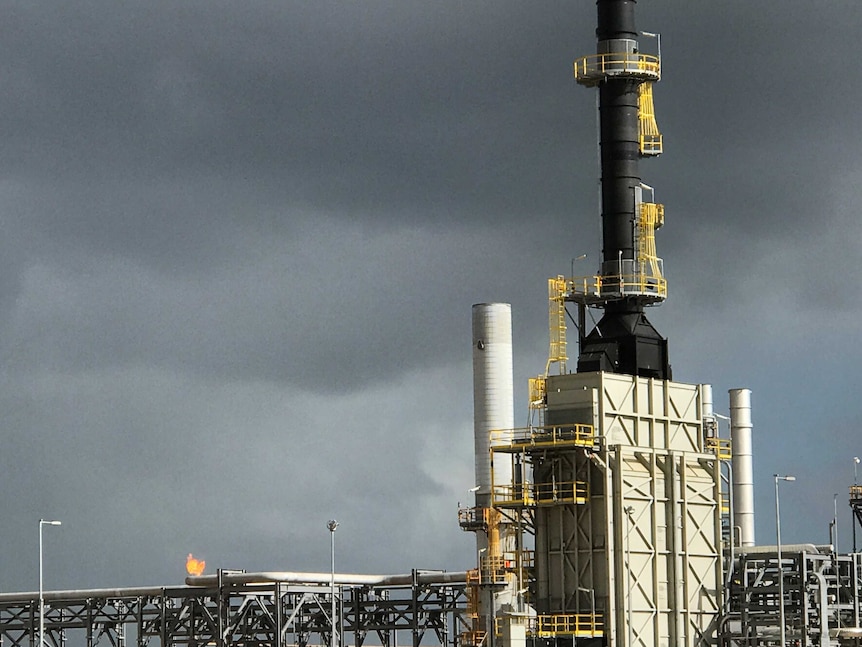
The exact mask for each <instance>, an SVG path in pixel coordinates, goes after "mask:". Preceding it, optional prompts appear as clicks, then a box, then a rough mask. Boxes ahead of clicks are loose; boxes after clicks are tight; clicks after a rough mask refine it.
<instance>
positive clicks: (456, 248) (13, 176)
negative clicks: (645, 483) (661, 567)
mask: <svg viewBox="0 0 862 647" xmlns="http://www.w3.org/2000/svg"><path fill="white" fill-rule="evenodd" d="M0 9H2V14H3V27H2V30H0V88H2V92H0V144H1V145H0V478H2V488H3V496H2V498H0V528H2V530H0V532H2V543H3V550H2V551H0V590H2V591H20V590H34V589H35V588H36V587H37V585H38V570H37V567H38V519H39V518H40V517H44V518H58V519H61V520H62V521H63V526H62V527H61V528H49V529H46V531H45V533H46V537H45V551H46V552H45V565H46V576H45V585H46V587H47V588H52V589H56V588H90V587H103V586H110V587H119V586H133V585H134V586H137V585H168V584H178V583H180V582H182V580H183V578H184V575H185V569H184V561H185V557H186V554H187V553H189V552H193V553H195V555H197V556H199V557H201V558H203V559H205V560H206V561H207V565H208V566H207V570H208V571H209V572H213V571H214V569H216V568H242V569H247V570H264V569H265V570H309V571H319V570H327V569H328V563H329V562H328V559H329V545H328V541H329V535H328V531H327V530H326V521H327V520H328V519H330V518H333V517H334V518H337V519H338V520H339V521H340V522H341V526H340V528H339V530H338V533H337V562H338V565H337V566H338V569H339V570H342V571H353V572H404V571H409V570H410V569H411V568H446V569H461V568H466V567H469V566H472V564H473V562H474V561H475V554H474V552H473V543H472V536H471V535H468V534H467V533H463V532H462V531H461V530H460V529H459V528H458V524H457V505H458V502H459V500H460V501H467V500H468V498H469V495H468V494H467V490H468V488H470V487H471V486H472V485H473V473H472V472H473V459H472V439H471V434H472V393H471V373H470V371H471V368H470V307H471V305H472V304H473V303H476V302H487V301H505V302H510V303H512V305H513V313H514V321H515V324H514V335H515V347H516V357H515V379H516V398H517V400H518V401H517V408H516V420H517V422H518V423H519V424H521V423H525V422H526V414H525V413H524V409H525V407H524V406H523V405H524V403H525V402H526V397H527V396H526V378H527V377H528V376H530V375H535V374H537V373H539V372H541V371H542V370H543V369H544V365H545V359H546V356H547V344H548V341H547V321H546V317H547V305H546V283H545V280H546V278H547V277H548V276H553V275H556V274H560V273H564V274H567V273H568V272H569V270H570V263H571V259H572V258H573V257H576V256H578V255H580V254H583V253H587V254H589V257H588V258H587V260H585V261H580V263H581V264H582V266H583V267H584V270H583V271H584V272H591V271H594V270H595V269H596V267H597V264H598V258H599V254H600V242H599V239H598V237H599V224H600V223H599V217H598V214H597V196H596V175H597V168H596V167H597V164H596V151H595V145H596V142H595V137H596V125H595V94H594V91H591V90H587V89H584V88H580V87H578V86H576V84H575V83H574V81H573V79H572V68H571V63H572V60H574V59H575V58H576V57H578V56H581V55H585V54H589V53H592V52H594V51H595V42H594V38H595V37H594V30H595V5H594V3H593V2H592V1H588V0H580V1H575V0H565V1H563V0H555V1H554V0H547V1H542V2H522V1H520V0H484V1H482V0H471V1H464V2H458V1H455V0H434V1H428V0H423V1H419V0H390V1H383V0H378V1H375V0H366V1H361V2H330V1H327V0H305V1H295V2H290V1H280V2H277V1H262V0H260V1H258V0H247V1H243V2H239V1H236V0H234V1H226V0H222V1H220V0H205V1H204V0H199V1H195V0H183V1H182V2H180V1H176V0H175V1H167V0H149V1H147V2H137V3H135V2H126V3H117V2H114V1H109V0H76V2H73V3H57V2H54V1H52V0H44V1H42V0H22V1H20V2H19V1H13V0H5V1H0ZM638 25H639V27H640V28H641V29H645V30H650V31H656V32H661V34H662V50H663V51H662V54H663V63H664V66H663V67H664V78H663V80H662V82H661V83H660V84H658V85H657V86H656V89H655V104H656V112H657V118H658V122H659V125H660V127H661V129H662V131H663V133H664V136H665V154H664V155H662V156H661V157H660V158H659V159H658V160H649V161H647V162H644V164H643V165H642V171H643V178H644V181H645V182H647V183H648V184H650V185H652V186H654V187H655V189H656V198H657V200H658V201H660V202H662V203H664V204H665V205H666V225H665V227H664V228H663V229H662V230H660V232H659V233H658V235H657V246H658V251H659V255H661V256H662V257H664V259H665V268H666V273H667V276H668V280H669V291H670V298H669V299H668V301H667V302H666V303H665V304H664V305H663V306H662V307H661V308H658V309H656V310H654V311H651V313H650V318H651V319H652V320H653V322H654V323H655V325H656V326H657V327H658V329H659V331H660V332H662V333H663V334H664V335H667V336H668V338H669V340H670V352H671V361H672V363H673V367H674V377H675V379H677V380H680V381H686V382H709V383H712V384H713V385H714V388H715V393H716V402H717V409H718V410H719V411H723V412H726V408H727V404H726V402H727V396H726V392H727V389H729V388H734V387H749V388H751V389H752V390H753V403H754V407H755V408H754V423H755V452H756V454H755V471H756V488H757V501H756V508H757V514H758V521H757V533H758V539H759V540H760V541H761V542H762V543H769V542H770V541H771V537H773V536H774V534H773V533H774V525H773V520H774V516H773V514H772V510H773V507H772V506H773V500H772V478H771V475H772V474H773V473H774V472H782V473H792V474H795V475H796V476H797V477H798V481H797V482H796V483H794V484H789V485H788V486H787V487H785V488H784V489H783V490H782V532H783V537H786V539H787V541H813V542H817V543H823V542H826V540H827V538H828V534H827V524H828V522H829V521H830V519H831V517H832V503H833V494H834V493H839V495H840V496H839V503H840V514H841V518H840V521H839V527H840V528H841V537H842V539H841V541H842V542H843V544H844V545H843V548H845V549H846V548H849V537H850V515H849V509H848V508H847V507H846V493H847V486H848V485H850V484H851V483H852V479H853V464H852V456H854V455H859V454H862V433H860V428H862V399H860V398H859V396H858V392H859V387H860V382H862V380H860V378H859V374H860V361H862V348H860V345H859V343H858V342H857V337H858V334H859V326H860V324H859V322H860V321H862V298H860V296H862V295H860V292H862V290H860V286H862V281H860V276H859V275H860V272H859V268H860V260H862V258H860V257H862V252H860V243H862V224H860V219H859V216H858V213H859V209H860V204H862V198H860V197H859V195H858V189H859V186H860V180H862V153H860V147H859V141H860V118H859V116H858V112H859V110H858V106H859V105H862V83H860V82H859V78H858V77H859V75H860V72H859V64H858V59H859V55H858V51H857V50H858V47H857V42H858V34H859V32H860V30H861V29H862V4H860V3H859V2H858V0H832V1H830V2H828V3H827V2H817V3H813V2H808V1H803V0H789V1H787V2H782V3H751V2H747V1H745V2H744V1H742V0H725V1H722V2H711V3H707V2H690V1H685V2H684V1H682V0H642V1H641V2H640V3H639V4H638ZM647 47H648V45H647Z"/></svg>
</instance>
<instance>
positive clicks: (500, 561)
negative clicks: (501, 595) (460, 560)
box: [477, 555, 515, 584]
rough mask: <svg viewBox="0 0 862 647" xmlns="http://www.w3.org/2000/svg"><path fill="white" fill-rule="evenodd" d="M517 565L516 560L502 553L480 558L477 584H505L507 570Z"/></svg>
mask: <svg viewBox="0 0 862 647" xmlns="http://www.w3.org/2000/svg"><path fill="white" fill-rule="evenodd" d="M514 567H515V564H514V562H512V561H510V560H507V559H505V558H504V557H502V556H500V555H491V556H490V557H482V558H481V559H480V560H479V580H478V582H477V584H505V583H506V572H507V571H511V570H512V569H513V568H514Z"/></svg>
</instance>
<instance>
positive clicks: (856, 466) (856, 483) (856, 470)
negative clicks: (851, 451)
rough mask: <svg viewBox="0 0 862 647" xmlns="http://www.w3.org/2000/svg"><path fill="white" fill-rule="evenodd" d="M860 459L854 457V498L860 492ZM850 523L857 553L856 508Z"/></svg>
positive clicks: (854, 550) (851, 512) (852, 512)
mask: <svg viewBox="0 0 862 647" xmlns="http://www.w3.org/2000/svg"><path fill="white" fill-rule="evenodd" d="M858 487H859V457H858V456H854V457H853V497H856V496H857V495H858V492H859V490H857V489H856V488H858ZM850 523H851V524H852V526H853V552H854V553H855V552H856V511H855V508H851V510H850Z"/></svg>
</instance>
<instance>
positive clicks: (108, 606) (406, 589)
mask: <svg viewBox="0 0 862 647" xmlns="http://www.w3.org/2000/svg"><path fill="white" fill-rule="evenodd" d="M414 574H415V573H414ZM465 588H466V587H465V585H464V584H451V583H447V584H437V583H420V582H419V578H417V577H414V582H413V583H412V584H409V585H398V586H391V585H386V586H346V585H338V586H337V587H336V599H337V602H338V605H339V608H340V613H339V614H338V617H336V622H337V623H338V624H339V625H340V632H341V635H345V634H347V633H352V634H353V636H354V645H356V647H361V646H362V645H363V644H365V642H366V639H367V638H368V637H369V636H373V637H374V640H373V643H374V644H379V645H382V646H383V647H389V646H390V645H394V644H396V642H397V641H396V639H395V636H396V632H397V633H398V634H400V633H402V632H409V633H410V636H411V643H412V645H413V647H420V645H422V644H426V643H427V644H436V645H451V646H452V647H458V636H459V634H460V633H462V632H463V631H464V629H465V628H466V627H468V626H469V619H468V618H467V614H466V611H467V610H466V592H465ZM45 600H46V607H45V609H46V610H45V642H46V644H47V645H49V646H50V647H62V646H63V645H65V644H66V642H67V640H69V638H70V637H73V636H82V637H84V638H85V644H86V647H97V646H98V645H101V646H110V647H125V646H126V645H128V644H129V643H130V641H134V644H135V645H136V646H137V647H148V646H150V645H154V644H155V645H159V646H160V647H174V646H176V647H198V646H201V645H212V646H214V647H227V646H229V645H238V644H241V645H244V646H248V647H287V646H288V645H290V646H292V647H294V646H295V647H307V646H309V645H320V644H329V643H330V638H331V631H332V623H331V619H330V613H329V609H330V606H331V602H332V597H331V589H330V587H329V585H328V584H326V585H323V584H315V585H297V584H291V583H287V582H263V583H259V584H226V585H223V586H221V587H213V588H203V587H192V586H189V587H176V588H147V589H114V590H95V591H72V592H47V593H45ZM38 626H39V599H38V594H33V593H26V594H3V595H0V644H2V645H3V646H4V647H33V646H34V645H36V643H37V642H38V635H37V634H38ZM426 638H427V639H429V640H426ZM76 643H77V641H76ZM401 643H402V644H403V640H402V641H401ZM77 644H80V643H77Z"/></svg>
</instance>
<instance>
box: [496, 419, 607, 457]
mask: <svg viewBox="0 0 862 647" xmlns="http://www.w3.org/2000/svg"><path fill="white" fill-rule="evenodd" d="M595 439H596V435H595V430H594V429H593V426H592V425H583V424H580V423H572V424H568V425H551V426H547V427H519V428H517V429H499V430H494V431H492V432H491V449H492V450H494V451H505V450H520V449H528V448H531V447H554V446H565V447H570V446H572V445H576V446H579V447H592V446H593V445H594V444H595Z"/></svg>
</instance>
